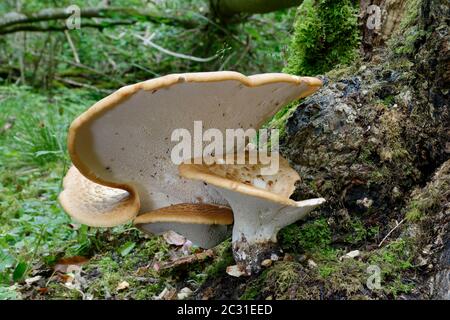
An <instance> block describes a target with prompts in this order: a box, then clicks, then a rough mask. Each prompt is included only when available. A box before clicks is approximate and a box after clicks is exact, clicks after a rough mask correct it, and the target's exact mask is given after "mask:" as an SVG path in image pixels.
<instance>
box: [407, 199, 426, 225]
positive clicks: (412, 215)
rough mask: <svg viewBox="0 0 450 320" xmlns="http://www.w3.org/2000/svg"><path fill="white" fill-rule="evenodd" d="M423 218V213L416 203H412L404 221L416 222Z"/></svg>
mask: <svg viewBox="0 0 450 320" xmlns="http://www.w3.org/2000/svg"><path fill="white" fill-rule="evenodd" d="M422 218H423V212H422V210H420V207H419V205H418V203H417V202H413V203H412V204H411V205H410V208H409V210H408V212H407V213H406V219H407V220H408V221H410V222H418V221H420V220H421V219H422Z"/></svg>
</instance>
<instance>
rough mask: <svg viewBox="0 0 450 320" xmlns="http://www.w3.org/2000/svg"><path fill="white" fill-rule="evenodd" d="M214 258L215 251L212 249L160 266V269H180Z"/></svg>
mask: <svg viewBox="0 0 450 320" xmlns="http://www.w3.org/2000/svg"><path fill="white" fill-rule="evenodd" d="M212 257H214V251H213V250H211V249H208V250H206V251H203V252H200V253H194V254H191V255H189V256H184V257H181V258H179V259H176V260H173V261H169V262H166V263H164V264H162V265H161V266H160V269H168V268H173V267H178V266H181V265H186V264H190V263H194V262H197V261H203V260H206V259H208V258H212Z"/></svg>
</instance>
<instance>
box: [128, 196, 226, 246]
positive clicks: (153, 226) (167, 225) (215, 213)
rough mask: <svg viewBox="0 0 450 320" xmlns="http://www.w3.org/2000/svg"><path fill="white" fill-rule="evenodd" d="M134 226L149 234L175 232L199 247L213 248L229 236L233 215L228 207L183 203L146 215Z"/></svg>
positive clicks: (137, 220)
mask: <svg viewBox="0 0 450 320" xmlns="http://www.w3.org/2000/svg"><path fill="white" fill-rule="evenodd" d="M134 224H135V225H136V227H137V228H138V229H140V230H142V231H144V232H145V233H149V234H157V235H159V234H162V233H164V232H166V231H167V230H172V231H175V232H176V233H178V234H180V235H182V236H184V237H185V238H187V239H189V240H190V241H192V243H195V244H196V245H198V246H199V247H202V248H212V247H214V246H216V245H218V244H219V243H221V242H222V241H223V239H225V238H226V237H228V236H229V234H230V233H229V231H230V230H229V229H230V228H229V226H230V225H232V224H233V213H232V211H231V209H230V208H228V207H222V206H215V205H210V204H201V203H200V204H190V203H182V204H176V205H172V206H169V207H165V208H161V209H157V210H154V211H152V212H148V213H144V214H142V215H140V216H138V217H137V218H136V219H134Z"/></svg>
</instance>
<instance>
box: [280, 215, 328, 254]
mask: <svg viewBox="0 0 450 320" xmlns="http://www.w3.org/2000/svg"><path fill="white" fill-rule="evenodd" d="M279 241H280V244H281V247H282V248H283V249H285V250H286V251H291V252H292V251H294V252H298V251H300V250H309V251H313V250H321V249H327V248H328V247H329V245H330V243H331V231H330V228H329V226H328V223H327V221H326V219H325V218H320V219H316V220H312V221H308V222H306V223H304V224H303V225H297V224H292V225H289V226H287V227H286V228H284V229H282V230H281V231H280V233H279Z"/></svg>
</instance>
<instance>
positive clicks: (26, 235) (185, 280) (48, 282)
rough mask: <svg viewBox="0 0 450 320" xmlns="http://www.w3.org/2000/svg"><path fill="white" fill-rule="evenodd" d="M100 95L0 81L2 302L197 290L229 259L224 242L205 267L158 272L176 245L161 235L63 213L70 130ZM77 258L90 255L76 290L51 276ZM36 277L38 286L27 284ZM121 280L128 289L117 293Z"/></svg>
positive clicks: (139, 296) (149, 295)
mask: <svg viewBox="0 0 450 320" xmlns="http://www.w3.org/2000/svg"><path fill="white" fill-rule="evenodd" d="M100 98H102V97H101V96H98V95H96V94H92V93H89V92H87V91H83V90H67V89H66V90H58V91H54V92H52V94H51V95H44V94H42V93H39V92H36V91H34V90H32V89H31V88H27V87H15V86H8V87H2V86H0V110H1V112H0V300H1V299H19V298H33V299H55V298H56V299H86V298H94V299H109V298H111V299H129V298H132V299H150V298H152V297H153V296H155V295H157V294H159V293H160V292H161V291H162V290H163V289H164V288H165V287H166V286H167V287H169V288H174V287H175V286H176V285H177V284H183V285H184V286H190V287H191V288H193V289H195V288H196V287H198V286H199V285H200V284H201V283H202V282H203V281H204V279H205V278H206V277H207V276H210V277H213V276H217V274H218V273H222V272H224V269H225V268H226V266H227V265H228V263H231V260H232V256H231V249H230V243H229V242H228V243H225V244H224V245H223V250H221V251H220V252H219V258H218V259H217V261H214V262H213V263H212V264H211V265H209V266H208V265H203V264H197V265H194V266H191V267H190V268H189V270H188V271H189V272H184V273H183V272H181V271H180V270H176V272H174V271H175V270H167V271H165V272H164V273H158V272H156V271H155V270H154V269H153V265H152V264H153V263H155V262H161V261H164V260H167V259H169V258H170V256H171V255H172V254H173V252H174V250H175V249H176V248H174V247H170V246H169V245H168V244H167V243H166V242H165V241H164V240H163V239H162V238H161V237H147V236H145V235H144V234H143V233H141V232H139V231H138V230H137V229H135V228H133V227H132V225H131V224H127V225H121V226H117V227H115V228H110V229H107V228H89V227H87V226H83V225H79V224H76V223H74V222H73V221H72V220H71V219H70V217H69V216H68V215H67V214H66V213H65V212H64V211H63V209H62V208H61V206H60V205H59V203H58V201H57V197H58V195H59V193H60V191H61V188H62V185H61V181H62V178H63V176H64V175H65V172H66V171H67V168H68V167H69V165H70V158H69V156H68V154H67V147H66V136H67V130H68V127H69V125H70V123H71V122H72V121H73V119H74V118H75V117H76V116H77V115H79V114H80V113H81V112H83V111H84V110H85V109H87V108H88V107H89V106H91V105H92V104H93V103H95V102H96V101H98V100H99V99H100ZM74 256H83V257H86V258H88V259H89V260H88V262H87V263H86V264H84V265H83V267H82V272H81V275H80V276H81V280H80V281H81V282H80V283H78V284H77V285H78V287H75V288H74V287H70V286H67V285H66V284H65V283H64V281H62V280H61V277H59V276H58V275H55V274H53V270H54V269H53V267H54V265H55V263H57V262H58V261H59V260H60V259H61V258H69V259H70V257H74ZM36 275H38V276H41V277H43V278H44V279H43V282H42V283H40V284H39V285H37V284H36V285H32V286H30V285H27V284H26V283H25V280H26V279H29V278H32V277H35V276H36ZM64 279H65V278H64V277H63V280H64ZM123 281H127V282H128V283H129V289H127V290H123V291H122V290H117V286H118V284H119V283H121V282H123Z"/></svg>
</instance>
